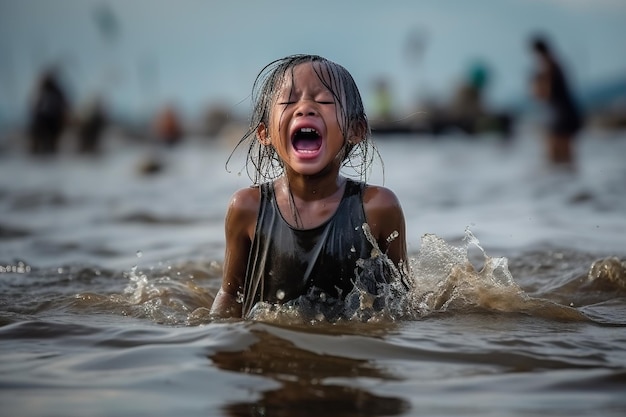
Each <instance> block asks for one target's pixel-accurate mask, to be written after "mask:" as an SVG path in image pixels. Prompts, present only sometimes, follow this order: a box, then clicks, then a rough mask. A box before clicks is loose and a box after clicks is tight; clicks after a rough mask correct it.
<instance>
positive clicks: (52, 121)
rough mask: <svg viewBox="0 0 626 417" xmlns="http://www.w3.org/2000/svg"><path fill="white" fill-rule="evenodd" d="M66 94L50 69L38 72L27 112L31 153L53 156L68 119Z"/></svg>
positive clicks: (68, 107)
mask: <svg viewBox="0 0 626 417" xmlns="http://www.w3.org/2000/svg"><path fill="white" fill-rule="evenodd" d="M69 109H70V106H69V102H68V99H67V95H66V93H65V91H64V88H63V86H62V85H61V83H60V81H59V79H58V77H57V75H56V73H55V72H54V70H46V71H44V72H43V73H42V75H41V77H40V79H39V81H38V84H37V86H36V90H35V92H34V96H33V99H32V103H31V106H30V109H29V126H28V133H29V136H30V151H31V152H32V153H33V154H53V153H56V151H57V149H58V145H59V138H60V137H61V134H62V133H63V130H64V129H65V126H66V124H67V120H68V116H69Z"/></svg>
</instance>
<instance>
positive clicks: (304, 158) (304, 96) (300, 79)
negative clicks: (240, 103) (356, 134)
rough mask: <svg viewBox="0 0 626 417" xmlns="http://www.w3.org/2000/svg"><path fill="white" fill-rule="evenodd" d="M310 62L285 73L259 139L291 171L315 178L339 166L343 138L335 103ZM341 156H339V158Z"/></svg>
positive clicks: (260, 128) (261, 128)
mask: <svg viewBox="0 0 626 417" xmlns="http://www.w3.org/2000/svg"><path fill="white" fill-rule="evenodd" d="M314 65H317V64H314V63H304V64H300V65H298V66H296V67H295V68H294V69H293V71H292V72H288V73H287V74H286V76H285V79H284V82H283V83H282V85H280V86H279V87H278V91H277V94H276V99H275V101H274V102H273V103H272V107H271V111H270V120H269V126H264V125H261V126H260V127H259V131H258V137H259V140H261V142H262V143H264V144H266V145H269V144H270V143H271V144H272V145H273V146H274V148H275V149H276V152H277V153H278V155H279V156H280V158H281V159H282V160H283V162H284V163H285V165H287V166H288V167H289V168H291V170H293V171H295V172H296V173H299V174H301V175H315V174H318V173H320V172H323V171H325V170H326V169H327V168H333V167H334V168H336V169H337V171H338V170H339V167H340V165H341V159H342V155H343V152H342V151H343V148H344V145H345V139H344V136H343V133H342V126H341V124H340V122H339V118H338V103H336V99H335V97H334V96H333V94H332V93H331V92H330V91H329V90H328V88H327V87H326V86H325V85H324V83H323V82H322V81H320V79H319V75H318V74H317V73H316V69H317V70H318V72H319V70H320V69H322V70H323V68H319V66H317V67H315V68H314ZM340 153H341V155H340Z"/></svg>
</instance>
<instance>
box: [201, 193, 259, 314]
mask: <svg viewBox="0 0 626 417" xmlns="http://www.w3.org/2000/svg"><path fill="white" fill-rule="evenodd" d="M258 210H259V190H258V188H246V189H242V190H239V191H237V192H236V193H235V194H234V195H233V197H232V198H231V200H230V203H229V205H228V210H227V212H226V220H225V222H224V229H225V235H226V236H225V240H226V251H225V254H224V276H223V279H222V286H221V288H220V290H219V291H218V293H217V295H216V296H215V300H214V301H213V306H212V307H211V315H213V316H216V317H241V314H242V310H241V308H242V304H241V302H237V298H238V295H239V294H240V293H243V291H244V288H243V286H244V281H245V274H246V267H247V262H248V254H249V252H250V247H251V245H252V237H253V236H254V228H255V226H256V217H257V213H258Z"/></svg>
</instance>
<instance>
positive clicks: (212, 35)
mask: <svg viewBox="0 0 626 417" xmlns="http://www.w3.org/2000/svg"><path fill="white" fill-rule="evenodd" d="M103 5H104V6H103ZM103 7H108V10H110V11H112V14H113V16H114V19H115V23H116V24H117V27H118V30H117V31H114V32H112V34H113V36H111V37H107V36H106V34H105V32H103V31H102V30H101V28H102V26H100V28H99V26H98V24H97V18H96V17H95V16H97V13H96V12H95V11H96V10H102V9H103ZM99 16H100V17H101V18H102V16H103V15H102V14H100V15H99ZM537 30H539V31H542V32H544V33H547V34H548V35H550V38H551V39H552V40H553V41H554V43H555V46H556V48H557V50H558V51H559V54H560V55H561V57H562V58H563V59H564V61H565V62H566V64H567V66H568V68H569V69H570V72H571V77H572V78H573V79H574V81H575V82H577V83H578V84H579V85H588V84H589V83H595V82H599V81H602V80H603V79H605V78H607V77H615V76H617V75H619V74H622V75H624V74H626V50H625V49H626V1H624V0H471V1H467V0H395V1H394V0H388V1H374V0H361V1H334V0H318V1H316V2H299V1H296V0H264V1H255V0H239V1H237V0H233V1H207V0H176V1H168V0H0V56H2V59H1V60H0V122H1V121H2V118H3V117H4V118H5V119H6V118H7V117H9V116H10V115H11V114H13V113H15V112H16V111H21V110H20V109H22V108H23V107H24V106H25V102H26V99H27V96H28V93H29V91H30V89H31V86H32V83H33V79H34V78H35V76H36V74H37V72H38V71H39V69H40V68H41V67H42V66H44V65H48V64H50V63H52V62H58V63H60V64H61V67H62V69H63V73H64V74H65V78H66V79H67V82H68V83H69V84H70V86H71V90H72V94H73V98H74V101H75V102H77V103H80V102H83V101H85V100H87V99H88V98H89V97H90V96H92V95H94V94H96V93H99V92H104V93H105V95H106V98H107V100H108V101H109V102H111V103H113V104H114V105H115V106H116V107H118V108H120V109H123V110H124V111H129V112H135V113H136V112H139V113H141V112H148V111H151V110H153V109H154V108H155V107H157V106H158V105H159V104H160V103H162V102H163V101H171V102H173V103H175V104H177V105H179V106H182V107H183V108H185V109H187V110H189V111H190V112H192V113H193V112H196V113H197V112H199V111H202V110H204V106H206V104H207V103H210V102H213V101H215V100H218V99H220V100H223V101H225V102H227V103H229V104H231V105H235V104H236V103H238V102H241V101H242V100H243V103H242V104H240V105H239V106H238V108H241V111H242V112H244V113H245V112H247V110H248V109H249V104H248V103H247V102H246V98H247V97H248V95H249V93H250V88H251V86H252V82H253V81H254V77H255V76H256V74H257V72H258V71H259V70H260V69H261V68H262V67H263V66H264V65H265V64H267V63H268V62H270V61H272V60H274V59H276V58H280V57H282V56H285V55H288V54H292V53H315V54H319V55H323V56H325V57H327V58H329V59H332V60H334V61H336V62H338V63H340V64H342V65H344V66H345V67H346V68H347V69H348V70H349V71H350V72H351V73H352V75H353V76H354V78H355V80H356V81H357V84H358V85H359V86H360V88H361V92H362V94H363V96H364V98H365V100H366V104H367V102H368V97H369V96H370V95H371V87H372V84H373V82H374V80H375V79H377V78H378V77H381V76H384V77H387V78H389V79H390V80H391V82H392V88H393V91H394V93H395V94H396V96H397V99H398V107H399V108H403V106H407V105H408V104H409V103H410V102H412V100H413V98H414V97H415V96H417V97H420V98H423V97H426V96H429V95H439V96H444V97H445V95H446V94H449V93H450V89H451V87H452V86H453V85H454V83H455V82H456V81H457V80H458V79H459V78H460V77H461V76H462V75H463V73H464V71H466V70H467V68H468V66H469V65H470V63H472V62H473V61H474V60H476V59H481V60H484V61H485V62H487V63H488V65H489V66H490V68H491V69H492V75H493V78H492V83H491V86H490V96H489V97H490V99H491V100H492V102H494V103H506V102H509V101H511V100H515V99H519V97H520V96H522V95H524V94H526V92H525V87H526V84H525V83H526V80H527V77H528V74H529V71H530V68H531V64H532V61H531V58H530V55H529V53H528V49H527V45H526V39H527V37H528V35H529V34H530V33H532V32H534V31H537ZM410 34H417V35H418V39H419V40H421V41H423V43H422V44H423V49H422V52H421V54H420V55H419V57H418V56H414V57H413V58H412V59H411V58H409V57H408V56H407V53H406V52H407V50H408V45H409V42H408V39H409V36H410ZM3 115H4V116H3Z"/></svg>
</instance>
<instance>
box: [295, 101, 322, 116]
mask: <svg viewBox="0 0 626 417" xmlns="http://www.w3.org/2000/svg"><path fill="white" fill-rule="evenodd" d="M315 115H317V109H316V108H315V104H314V102H313V101H312V100H301V101H300V102H299V103H298V108H297V109H296V116H315Z"/></svg>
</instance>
